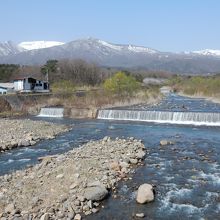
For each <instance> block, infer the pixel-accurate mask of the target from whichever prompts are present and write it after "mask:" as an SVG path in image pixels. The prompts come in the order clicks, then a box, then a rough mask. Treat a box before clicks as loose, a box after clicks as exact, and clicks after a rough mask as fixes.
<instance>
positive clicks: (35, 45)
mask: <svg viewBox="0 0 220 220" xmlns="http://www.w3.org/2000/svg"><path fill="white" fill-rule="evenodd" d="M63 44H65V43H63V42H58V41H29V42H21V43H19V44H18V46H19V47H21V48H23V49H25V50H38V49H44V48H49V47H54V46H59V45H63Z"/></svg>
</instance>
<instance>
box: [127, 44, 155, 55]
mask: <svg viewBox="0 0 220 220" xmlns="http://www.w3.org/2000/svg"><path fill="white" fill-rule="evenodd" d="M128 50H130V51H133V52H136V53H151V54H152V53H156V50H153V49H150V48H148V47H140V46H133V45H128Z"/></svg>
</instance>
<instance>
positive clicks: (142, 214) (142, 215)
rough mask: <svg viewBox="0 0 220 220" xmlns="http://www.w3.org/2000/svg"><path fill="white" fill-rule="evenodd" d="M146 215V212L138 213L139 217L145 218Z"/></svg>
mask: <svg viewBox="0 0 220 220" xmlns="http://www.w3.org/2000/svg"><path fill="white" fill-rule="evenodd" d="M144 216H145V215H144V213H137V214H136V217H137V218H144Z"/></svg>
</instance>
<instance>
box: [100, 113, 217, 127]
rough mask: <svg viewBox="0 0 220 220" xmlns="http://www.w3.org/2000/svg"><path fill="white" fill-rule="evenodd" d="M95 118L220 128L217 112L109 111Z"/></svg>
mask: <svg viewBox="0 0 220 220" xmlns="http://www.w3.org/2000/svg"><path fill="white" fill-rule="evenodd" d="M97 118H98V119H109V120H128V121H146V122H156V123H171V124H193V125H207V126H220V113H217V112H171V111H138V110H112V109H111V110H110V109H109V110H99V112H98V117H97Z"/></svg>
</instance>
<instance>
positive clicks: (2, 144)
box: [0, 119, 69, 152]
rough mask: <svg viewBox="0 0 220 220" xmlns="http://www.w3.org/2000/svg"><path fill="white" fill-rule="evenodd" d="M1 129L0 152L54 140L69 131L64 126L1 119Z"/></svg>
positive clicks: (26, 120) (25, 120)
mask: <svg viewBox="0 0 220 220" xmlns="http://www.w3.org/2000/svg"><path fill="white" fill-rule="evenodd" d="M0 128H1V129H0V152H4V151H6V150H11V149H13V148H17V147H27V146H30V145H34V144H36V143H37V142H38V141H40V140H42V139H52V138H55V136H56V135H57V134H59V133H62V132H65V131H68V130H69V129H68V128H67V127H66V126H64V125H56V124H53V123H49V122H45V121H32V120H29V119H20V120H15V119H13V120H9V119H0Z"/></svg>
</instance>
